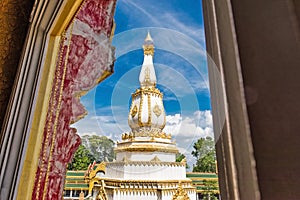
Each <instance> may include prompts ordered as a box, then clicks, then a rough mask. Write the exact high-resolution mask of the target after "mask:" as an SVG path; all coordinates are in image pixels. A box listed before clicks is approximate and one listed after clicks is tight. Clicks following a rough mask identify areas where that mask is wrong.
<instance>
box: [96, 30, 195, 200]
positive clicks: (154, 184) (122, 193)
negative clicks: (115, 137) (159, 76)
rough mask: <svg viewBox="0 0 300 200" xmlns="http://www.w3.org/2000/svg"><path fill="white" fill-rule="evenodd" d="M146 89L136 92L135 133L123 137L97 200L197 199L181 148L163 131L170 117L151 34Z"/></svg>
mask: <svg viewBox="0 0 300 200" xmlns="http://www.w3.org/2000/svg"><path fill="white" fill-rule="evenodd" d="M143 49H144V62H143V65H142V68H141V72H140V76H139V81H140V88H138V89H137V90H136V91H135V92H134V93H133V94H132V102H131V106H130V111H129V115H128V124H129V126H130V128H131V132H129V133H123V134H122V141H121V142H118V143H117V147H116V148H115V153H116V161H113V162H108V163H106V166H105V175H103V176H101V177H100V176H96V179H97V180H95V184H94V185H93V190H94V191H93V194H94V195H93V196H94V199H108V200H140V199H144V200H175V199H191V200H194V199H196V190H195V188H194V187H193V186H192V182H191V180H190V179H188V178H186V162H185V160H183V161H182V162H176V161H175V160H176V154H177V153H178V149H177V147H176V144H175V142H174V141H172V140H171V135H170V134H166V133H164V132H163V128H164V127H165V124H166V114H165V110H164V105H163V94H162V93H161V92H160V90H159V89H157V88H156V75H155V70H154V65H153V55H154V44H153V40H152V38H151V36H150V34H149V33H148V34H147V37H146V39H145V42H144V45H143Z"/></svg>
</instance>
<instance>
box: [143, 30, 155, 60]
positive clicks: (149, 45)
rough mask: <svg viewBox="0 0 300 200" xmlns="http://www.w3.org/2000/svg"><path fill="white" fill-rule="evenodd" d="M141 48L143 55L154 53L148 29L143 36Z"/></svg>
mask: <svg viewBox="0 0 300 200" xmlns="http://www.w3.org/2000/svg"><path fill="white" fill-rule="evenodd" d="M143 49H144V55H151V56H153V55H154V44H153V39H152V37H151V35H150V32H149V31H148V34H147V36H146V38H145V41H144V45H143Z"/></svg>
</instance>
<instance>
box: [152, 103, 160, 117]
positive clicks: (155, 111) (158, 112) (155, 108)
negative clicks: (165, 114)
mask: <svg viewBox="0 0 300 200" xmlns="http://www.w3.org/2000/svg"><path fill="white" fill-rule="evenodd" d="M153 112H154V114H155V115H156V117H159V116H160V115H161V113H162V111H161V109H160V108H159V106H158V105H157V104H156V105H155V106H154V108H153Z"/></svg>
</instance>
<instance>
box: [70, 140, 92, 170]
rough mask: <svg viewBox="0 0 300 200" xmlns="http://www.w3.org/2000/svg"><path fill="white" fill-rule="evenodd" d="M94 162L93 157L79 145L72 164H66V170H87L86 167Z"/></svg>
mask: <svg viewBox="0 0 300 200" xmlns="http://www.w3.org/2000/svg"><path fill="white" fill-rule="evenodd" d="M94 160H95V157H94V156H93V155H92V154H91V153H90V152H89V150H88V149H87V148H85V146H83V145H80V146H79V148H78V149H77V151H76V152H75V155H74V157H73V159H72V162H71V163H69V164H68V170H87V168H88V166H89V165H90V164H91V163H92V162H93V161H94Z"/></svg>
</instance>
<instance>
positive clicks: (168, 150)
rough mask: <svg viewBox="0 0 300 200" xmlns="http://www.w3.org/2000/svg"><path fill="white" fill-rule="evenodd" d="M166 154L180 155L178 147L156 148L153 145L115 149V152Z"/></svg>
mask: <svg viewBox="0 0 300 200" xmlns="http://www.w3.org/2000/svg"><path fill="white" fill-rule="evenodd" d="M125 151H128V152H137V151H140V152H155V151H158V152H165V153H178V149H177V148H176V147H155V146H152V145H147V146H146V145H134V146H128V147H117V148H116V149H115V152H116V153H118V152H125Z"/></svg>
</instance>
